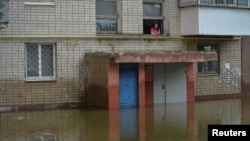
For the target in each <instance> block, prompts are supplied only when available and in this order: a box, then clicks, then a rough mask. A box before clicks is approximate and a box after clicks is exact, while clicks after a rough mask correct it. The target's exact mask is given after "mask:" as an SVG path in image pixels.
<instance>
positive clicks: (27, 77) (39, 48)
mask: <svg viewBox="0 0 250 141" xmlns="http://www.w3.org/2000/svg"><path fill="white" fill-rule="evenodd" d="M28 44H36V45H38V63H39V65H38V69H39V76H36V77H29V76H28V74H27V72H28V71H27V70H28V68H27V64H28V62H27V61H28V59H27V58H28V56H27V55H28V53H27V45H28ZM42 45H53V74H54V76H42V59H41V58H42V53H41V50H42V49H41V48H42ZM25 80H26V81H53V80H56V44H55V43H26V44H25Z"/></svg>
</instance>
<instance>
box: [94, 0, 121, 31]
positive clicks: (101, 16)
mask: <svg viewBox="0 0 250 141" xmlns="http://www.w3.org/2000/svg"><path fill="white" fill-rule="evenodd" d="M109 1H115V2H116V14H113V15H111V14H110V15H108V14H97V12H96V21H97V20H98V19H107V20H116V24H117V25H116V30H115V31H112V30H111V31H106V30H105V31H102V30H97V26H96V33H97V34H117V33H120V26H121V25H120V16H119V13H120V12H119V9H120V5H121V2H120V0H109ZM96 7H97V2H96Z"/></svg>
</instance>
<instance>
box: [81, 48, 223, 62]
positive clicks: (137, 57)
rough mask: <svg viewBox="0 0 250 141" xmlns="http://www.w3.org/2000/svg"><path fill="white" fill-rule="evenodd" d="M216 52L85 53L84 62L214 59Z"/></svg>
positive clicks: (200, 60)
mask: <svg viewBox="0 0 250 141" xmlns="http://www.w3.org/2000/svg"><path fill="white" fill-rule="evenodd" d="M216 60H218V55H217V53H216V52H170V51H168V52H164V51H158V52H148V53H138V52H124V53H104V52H102V53H100V52H98V53H97V52H96V53H86V54H85V62H86V63H91V62H93V63H94V62H96V63H97V62H106V63H171V62H205V61H216Z"/></svg>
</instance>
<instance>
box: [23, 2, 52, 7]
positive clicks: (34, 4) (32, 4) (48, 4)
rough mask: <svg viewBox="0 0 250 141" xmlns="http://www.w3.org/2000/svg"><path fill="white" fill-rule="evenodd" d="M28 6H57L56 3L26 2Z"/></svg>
mask: <svg viewBox="0 0 250 141" xmlns="http://www.w3.org/2000/svg"><path fill="white" fill-rule="evenodd" d="M24 5H27V6H55V5H56V4H55V3H54V2H24Z"/></svg>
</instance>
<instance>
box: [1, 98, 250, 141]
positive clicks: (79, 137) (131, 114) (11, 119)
mask: <svg viewBox="0 0 250 141" xmlns="http://www.w3.org/2000/svg"><path fill="white" fill-rule="evenodd" d="M249 108H250V100H249V99H244V100H240V99H230V100H218V101H204V102H196V103H175V104H166V105H155V106H154V107H147V108H139V109H137V108H134V109H121V110H103V109H89V110H86V109H79V110H54V111H52V110H51V111H34V112H12V113H0V140H1V141H100V140H101V141H128V140H129V141H206V140H207V125H208V124H250V118H249V116H250V111H249V110H248V109H249Z"/></svg>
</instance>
